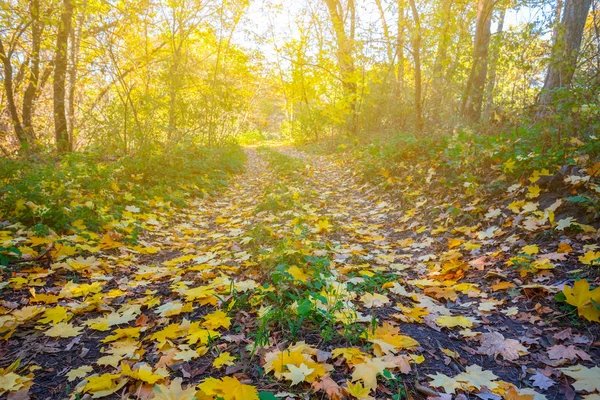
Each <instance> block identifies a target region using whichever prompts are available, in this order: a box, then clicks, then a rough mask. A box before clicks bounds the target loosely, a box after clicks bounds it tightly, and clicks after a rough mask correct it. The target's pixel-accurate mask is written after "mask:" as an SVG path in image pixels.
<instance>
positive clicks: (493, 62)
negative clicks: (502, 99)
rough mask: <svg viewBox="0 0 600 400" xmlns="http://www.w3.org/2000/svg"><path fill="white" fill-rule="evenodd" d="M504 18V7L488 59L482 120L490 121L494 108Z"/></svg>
mask: <svg viewBox="0 0 600 400" xmlns="http://www.w3.org/2000/svg"><path fill="white" fill-rule="evenodd" d="M505 17H506V7H503V8H502V12H501V14H500V20H498V29H497V30H496V33H495V35H496V36H495V37H494V46H493V48H492V57H491V59H490V73H489V79H488V85H487V88H486V95H485V107H484V112H483V114H484V118H485V119H490V118H491V116H492V111H493V108H494V90H495V89H496V67H497V65H498V55H499V54H500V46H501V45H502V41H503V36H504V35H503V32H504V18H505Z"/></svg>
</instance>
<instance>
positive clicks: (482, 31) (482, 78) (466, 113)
mask: <svg viewBox="0 0 600 400" xmlns="http://www.w3.org/2000/svg"><path fill="white" fill-rule="evenodd" d="M493 9H494V0H479V4H478V6H477V24H476V27H475V43H474V47H473V65H472V66H471V72H470V73H469V80H468V81H467V86H466V88H465V93H464V95H463V101H462V110H461V111H462V115H463V117H464V118H465V119H466V120H467V121H469V122H478V121H479V119H480V118H481V108H482V107H481V106H482V103H483V95H484V92H485V82H486V76H487V67H488V52H489V47H490V37H491V25H492V12H493Z"/></svg>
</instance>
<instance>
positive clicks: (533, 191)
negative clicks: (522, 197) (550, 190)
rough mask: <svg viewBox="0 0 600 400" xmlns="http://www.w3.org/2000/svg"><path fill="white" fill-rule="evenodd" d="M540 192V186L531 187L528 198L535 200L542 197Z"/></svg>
mask: <svg viewBox="0 0 600 400" xmlns="http://www.w3.org/2000/svg"><path fill="white" fill-rule="evenodd" d="M540 191H541V189H540V187H539V186H538V185H533V186H529V188H528V189H527V198H528V199H535V198H536V197H538V196H539V195H540Z"/></svg>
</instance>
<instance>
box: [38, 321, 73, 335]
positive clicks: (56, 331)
mask: <svg viewBox="0 0 600 400" xmlns="http://www.w3.org/2000/svg"><path fill="white" fill-rule="evenodd" d="M82 330H83V327H81V326H79V327H75V326H73V324H71V323H69V322H59V323H58V324H55V325H54V326H52V328H50V329H48V330H46V331H44V335H46V336H50V337H60V338H68V337H74V336H78V335H79V334H80V333H81V331H82Z"/></svg>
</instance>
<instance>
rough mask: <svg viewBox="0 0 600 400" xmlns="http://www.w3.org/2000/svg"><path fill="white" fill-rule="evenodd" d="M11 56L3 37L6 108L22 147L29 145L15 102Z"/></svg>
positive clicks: (1, 52) (1, 57) (0, 49)
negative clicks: (5, 46)
mask: <svg viewBox="0 0 600 400" xmlns="http://www.w3.org/2000/svg"><path fill="white" fill-rule="evenodd" d="M11 56H12V54H11V51H10V50H9V51H8V52H7V51H6V49H5V48H4V43H3V42H2V39H0V61H1V62H2V66H3V68H4V91H5V92H6V108H8V113H9V114H10V120H11V122H12V125H13V129H14V131H15V136H16V137H17V140H18V141H19V144H20V145H21V148H23V147H27V135H25V130H24V129H23V125H21V119H20V118H19V113H18V111H17V105H16V103H15V93H14V87H13V68H12V64H11V60H10V59H11Z"/></svg>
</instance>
